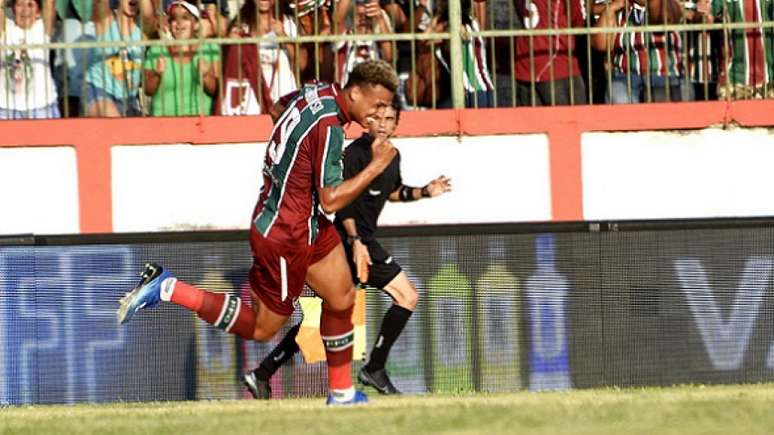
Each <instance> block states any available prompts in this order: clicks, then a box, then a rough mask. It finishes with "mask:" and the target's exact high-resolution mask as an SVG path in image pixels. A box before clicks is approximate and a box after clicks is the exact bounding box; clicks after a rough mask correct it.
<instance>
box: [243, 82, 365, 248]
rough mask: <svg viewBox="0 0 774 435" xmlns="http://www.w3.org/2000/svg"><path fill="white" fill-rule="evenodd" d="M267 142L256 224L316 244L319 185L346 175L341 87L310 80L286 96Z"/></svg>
mask: <svg viewBox="0 0 774 435" xmlns="http://www.w3.org/2000/svg"><path fill="white" fill-rule="evenodd" d="M280 101H281V102H282V103H284V104H285V110H284V112H282V114H281V115H280V117H279V118H278V119H277V121H276V123H275V125H274V129H273V130H272V134H271V140H270V141H269V144H268V147H267V148H266V156H265V159H264V168H263V187H262V188H261V194H260V196H259V198H258V203H257V204H256V206H255V211H254V212H253V225H252V227H251V230H256V231H258V232H260V233H261V234H262V235H263V237H265V238H267V239H270V240H272V241H275V242H277V243H282V244H285V245H302V244H308V245H311V244H312V243H313V242H314V241H315V239H316V236H317V231H318V226H317V225H318V224H317V219H318V217H320V216H322V211H321V209H320V201H319V197H318V194H317V191H318V189H321V188H323V187H332V186H336V185H338V184H340V183H341V182H342V181H343V169H342V151H343V144H344V130H343V129H342V125H344V124H346V123H348V122H349V121H350V119H349V115H348V114H347V110H346V107H347V106H346V104H347V103H346V100H344V97H343V94H342V91H341V88H339V87H338V85H329V84H326V83H310V84H307V85H304V87H302V88H301V89H300V90H298V91H296V92H294V93H292V94H290V95H287V96H285V97H282V98H281V99H280Z"/></svg>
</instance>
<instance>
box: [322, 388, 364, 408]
mask: <svg viewBox="0 0 774 435" xmlns="http://www.w3.org/2000/svg"><path fill="white" fill-rule="evenodd" d="M361 403H368V396H367V395H366V393H363V392H362V391H355V396H354V397H352V399H350V400H337V399H336V398H335V397H334V396H333V394H331V393H328V401H327V402H325V404H326V405H328V406H339V405H357V404H361Z"/></svg>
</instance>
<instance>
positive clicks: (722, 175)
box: [582, 129, 774, 220]
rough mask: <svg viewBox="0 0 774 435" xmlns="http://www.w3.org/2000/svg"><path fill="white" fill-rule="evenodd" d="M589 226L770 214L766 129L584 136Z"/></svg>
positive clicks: (773, 157) (772, 167)
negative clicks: (596, 222) (604, 221)
mask: <svg viewBox="0 0 774 435" xmlns="http://www.w3.org/2000/svg"><path fill="white" fill-rule="evenodd" d="M582 147H583V153H582V165H583V166H582V167H583V213H584V216H585V218H586V219H587V220H597V219H657V218H698V217H741V216H767V215H768V216H771V215H774V195H772V186H774V136H773V135H772V134H771V131H769V130H768V129H731V130H722V129H706V130H701V131H691V132H636V133H635V132H632V133H585V134H583V137H582Z"/></svg>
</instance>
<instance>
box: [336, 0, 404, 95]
mask: <svg viewBox="0 0 774 435" xmlns="http://www.w3.org/2000/svg"><path fill="white" fill-rule="evenodd" d="M338 7H340V8H343V9H348V8H349V0H341V1H340V2H339V4H338ZM352 21H353V23H352V25H351V26H347V24H346V22H343V21H342V22H340V23H338V26H337V27H338V29H339V30H340V32H341V34H344V35H380V34H389V33H392V26H391V24H390V18H389V17H388V16H387V13H386V12H385V11H384V10H383V9H382V8H381V6H379V1H378V0H355V9H354V14H353V17H352ZM332 48H333V50H334V52H335V53H336V71H335V74H336V82H337V83H339V84H340V85H341V86H344V85H346V84H347V79H348V78H349V73H350V72H351V71H352V69H354V68H355V66H357V65H358V64H361V63H363V62H365V61H366V60H379V59H381V60H384V61H386V62H389V63H392V53H393V50H392V48H393V47H392V42H390V41H367V40H363V41H339V42H335V43H333V45H332Z"/></svg>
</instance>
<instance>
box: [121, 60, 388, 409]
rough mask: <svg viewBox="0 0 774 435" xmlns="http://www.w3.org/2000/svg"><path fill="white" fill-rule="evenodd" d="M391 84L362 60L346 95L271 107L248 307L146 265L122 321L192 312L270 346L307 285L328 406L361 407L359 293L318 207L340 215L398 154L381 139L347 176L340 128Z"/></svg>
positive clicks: (307, 92) (382, 98)
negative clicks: (161, 306) (165, 306)
mask: <svg viewBox="0 0 774 435" xmlns="http://www.w3.org/2000/svg"><path fill="white" fill-rule="evenodd" d="M397 87H398V78H397V76H396V74H395V72H394V71H393V69H392V67H391V66H390V65H389V64H388V63H386V62H383V61H368V62H364V63H362V64H360V65H358V66H357V67H356V68H355V69H354V70H353V71H352V74H351V75H350V79H349V82H348V83H347V85H346V87H344V89H341V88H339V87H338V85H336V84H333V85H329V84H324V83H312V84H307V85H305V86H304V87H303V88H301V89H300V90H299V91H297V92H295V93H292V94H290V95H287V96H285V97H283V98H281V99H280V101H279V102H278V103H277V105H276V106H275V107H274V108H273V110H272V113H273V114H274V115H275V126H274V130H273V131H272V138H271V141H270V142H269V146H268V148H267V150H266V157H265V162H264V169H263V175H264V184H263V188H262V190H261V194H260V197H259V199H258V203H257V205H256V206H255V211H254V212H253V220H252V225H251V226H250V246H251V249H252V255H253V266H252V268H251V269H250V287H251V296H252V300H253V307H252V309H250V308H248V307H247V306H245V305H244V304H242V301H241V300H240V299H239V297H237V296H234V295H231V294H223V293H213V292H208V291H205V290H201V289H198V288H196V287H193V286H191V285H189V284H186V283H184V282H182V281H179V280H178V279H176V278H175V277H174V276H172V274H171V273H170V272H169V271H166V270H164V269H163V268H162V267H160V266H157V265H154V264H149V265H147V266H146V268H145V271H144V272H143V274H142V278H141V279H140V283H139V284H138V285H137V287H135V289H134V290H132V291H131V292H130V293H128V294H127V295H126V297H124V298H123V299H121V301H120V308H119V311H118V320H119V322H120V323H125V322H127V321H129V320H130V319H131V318H132V316H133V315H134V314H135V313H136V312H137V311H138V310H140V309H142V308H148V307H152V306H154V305H156V304H158V303H159V301H160V300H163V301H165V302H172V303H175V304H178V305H182V306H184V307H186V308H188V309H190V310H192V311H195V312H196V313H197V314H198V315H199V317H200V318H201V319H202V320H204V321H206V322H208V323H210V324H213V325H215V326H216V327H218V328H220V329H223V330H225V331H226V332H230V333H234V334H238V335H240V336H241V337H243V338H246V339H250V340H256V341H268V340H270V339H271V338H272V337H273V336H274V334H276V332H277V331H278V330H279V329H280V327H282V325H283V324H284V323H285V322H286V321H287V319H288V317H289V316H290V315H291V314H292V312H293V301H294V300H295V299H296V298H297V297H298V296H299V295H300V294H301V291H302V290H303V286H304V282H306V283H307V284H308V285H309V286H310V287H311V288H312V289H313V290H314V291H315V292H316V293H317V294H318V295H319V296H320V297H321V298H322V299H323V305H322V317H321V320H320V332H321V335H322V337H323V341H324V344H325V349H326V350H325V352H326V359H327V362H328V387H329V394H328V404H333V405H335V404H351V403H358V402H366V401H367V400H368V399H367V396H366V395H365V394H363V393H361V392H359V391H355V388H354V387H353V385H352V376H351V361H352V346H353V334H354V328H353V325H352V307H353V305H354V300H355V287H354V285H353V283H352V277H351V275H350V274H349V272H348V271H347V262H346V257H345V254H344V249H343V247H342V244H341V240H340V238H339V236H338V234H336V230H335V228H334V227H333V224H331V223H330V221H328V219H326V218H325V216H324V215H322V213H321V212H320V209H322V211H324V212H325V213H333V212H335V211H338V210H341V209H342V208H343V207H345V206H346V205H347V204H349V203H350V202H352V200H354V199H355V198H356V197H357V196H358V195H359V194H360V192H362V191H363V189H364V188H365V187H366V186H368V185H369V184H370V183H371V182H372V181H373V180H374V178H376V177H377V176H378V175H379V174H381V173H382V172H383V171H384V169H385V168H386V167H387V166H388V165H389V164H390V162H391V161H392V160H393V157H394V156H395V155H396V154H397V150H396V149H395V148H394V147H393V146H392V144H391V143H390V142H389V140H387V139H386V138H377V139H376V140H374V141H373V144H372V145H371V152H372V153H373V159H371V161H370V162H369V164H368V165H365V166H364V167H363V169H362V171H360V172H358V173H357V174H355V175H354V176H352V177H350V178H348V179H347V180H344V179H343V173H342V172H343V168H342V150H343V143H344V131H343V129H342V125H344V124H347V123H348V122H350V121H355V122H357V123H359V124H360V125H362V126H363V127H367V125H368V124H369V120H371V119H372V118H373V117H375V116H376V115H377V114H378V113H379V112H381V111H384V109H385V108H386V107H388V106H389V105H390V102H391V101H392V100H393V96H394V94H395V90H396V89H397Z"/></svg>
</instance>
